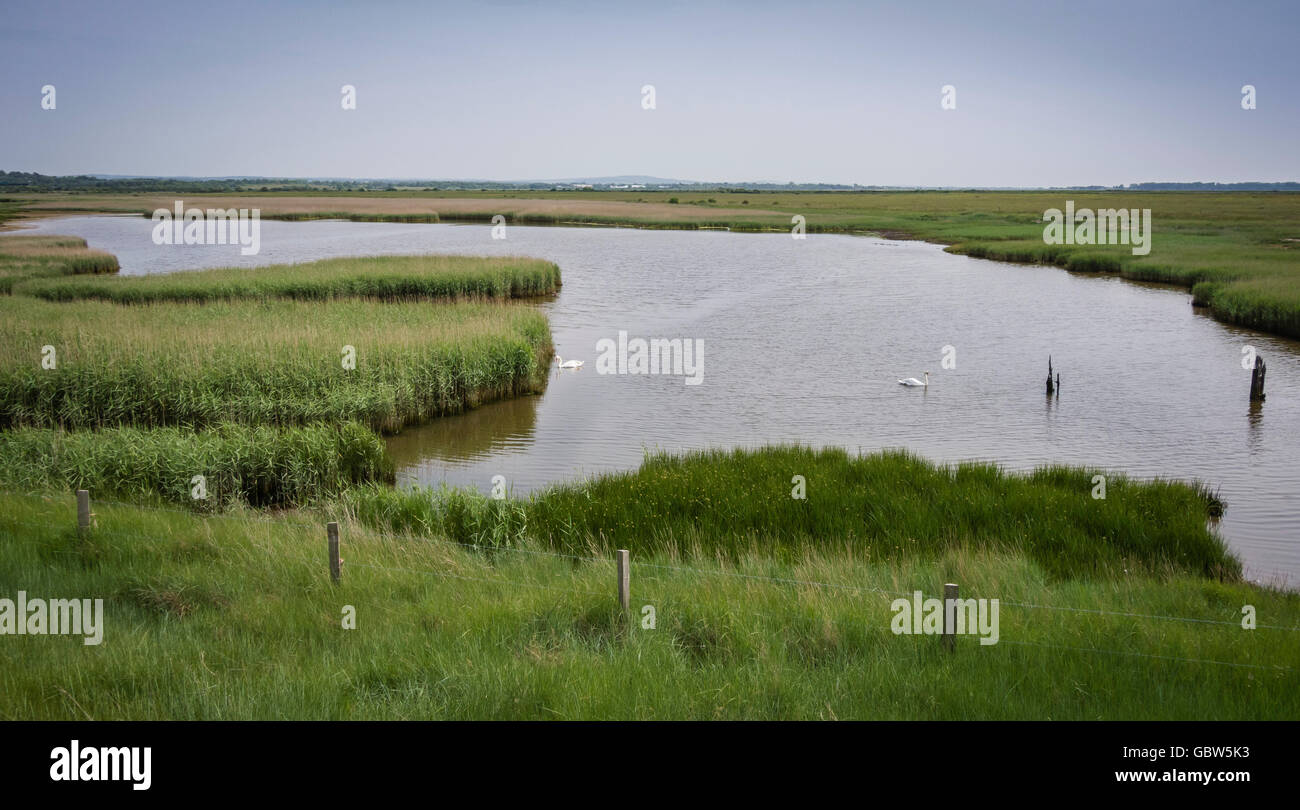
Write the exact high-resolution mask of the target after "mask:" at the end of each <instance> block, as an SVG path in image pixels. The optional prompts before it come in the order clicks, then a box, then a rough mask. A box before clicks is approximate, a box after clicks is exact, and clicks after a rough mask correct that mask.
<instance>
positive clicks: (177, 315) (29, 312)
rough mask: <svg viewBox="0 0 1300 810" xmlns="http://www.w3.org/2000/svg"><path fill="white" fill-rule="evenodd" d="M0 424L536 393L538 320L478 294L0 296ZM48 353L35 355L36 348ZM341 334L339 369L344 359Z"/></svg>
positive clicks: (73, 425) (460, 406) (157, 421)
mask: <svg viewBox="0 0 1300 810" xmlns="http://www.w3.org/2000/svg"><path fill="white" fill-rule="evenodd" d="M0 334H3V335H4V336H5V338H6V341H7V344H8V347H9V349H10V350H9V351H7V352H6V353H5V355H4V357H3V358H0V426H3V427H6V428H13V427H42V428H54V427H58V428H65V429H81V428H99V427H116V426H126V425H131V426H138V427H159V426H174V425H185V426H190V427H205V426H210V425H215V424H219V423H222V422H238V423H242V424H248V425H278V426H284V425H296V424H305V423H308V422H316V421H329V422H339V421H349V420H355V421H358V422H361V423H363V424H365V425H367V426H369V427H371V428H373V429H375V430H378V431H395V430H398V429H400V428H401V427H403V426H404V425H408V424H412V423H418V422H421V421H424V420H427V419H430V418H433V417H436V416H441V415H444V414H448V413H455V412H459V411H461V410H464V409H465V408H469V407H473V406H475V405H478V404H480V403H482V402H487V401H491V400H494V399H499V398H503V397H508V396H515V395H519V394H525V393H529V392H533V391H537V390H540V389H541V388H542V387H543V386H544V385H545V381H546V372H547V370H548V369H549V360H550V357H551V352H552V348H551V338H550V329H549V326H548V324H547V321H546V317H545V316H544V315H543V314H542V313H540V312H539V311H537V310H535V309H533V308H531V307H521V306H513V305H506V304H494V303H456V304H445V305H438V306H430V305H428V304H426V303H413V302H394V303H377V302H372V301H362V300H355V299H342V300H336V301H330V302H304V301H283V300H269V301H261V300H259V301H237V302H233V303H212V304H203V305H200V304H173V303H168V304H163V305H151V306H141V307H121V306H117V305H115V304H110V303H104V302H98V301H82V302H78V303H76V304H55V303H49V302H45V301H40V300H35V299H31V298H20V297H9V298H6V299H0ZM45 346H52V347H54V349H55V352H56V358H57V366H56V368H52V369H49V368H44V367H43V365H42V359H43V357H45V356H46V355H45V353H44V352H43V348H44V347H45ZM349 347H351V349H352V350H355V368H345V367H344V363H345V361H347V360H348V352H349Z"/></svg>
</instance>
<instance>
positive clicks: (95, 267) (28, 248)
mask: <svg viewBox="0 0 1300 810" xmlns="http://www.w3.org/2000/svg"><path fill="white" fill-rule="evenodd" d="M117 269H118V264H117V257H116V256H114V255H112V254H111V253H104V252H103V251H100V250H91V249H90V248H89V247H87V246H86V240H84V239H81V238H80V237H76V236H9V235H5V236H0V294H6V295H7V294H10V293H11V292H12V291H13V288H14V287H15V286H16V285H19V284H21V283H23V282H24V281H26V280H28V279H49V278H58V277H65V276H73V275H81V274H88V273H116V272H117Z"/></svg>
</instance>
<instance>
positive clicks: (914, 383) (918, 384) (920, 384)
mask: <svg viewBox="0 0 1300 810" xmlns="http://www.w3.org/2000/svg"><path fill="white" fill-rule="evenodd" d="M898 384H899V385H906V386H913V387H920V388H929V387H930V372H928V371H927V372H925V382H921V381H920V380H918V379H917V378H915V377H908V378H907V379H906V380H899V381H898Z"/></svg>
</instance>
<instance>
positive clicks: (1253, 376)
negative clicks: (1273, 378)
mask: <svg viewBox="0 0 1300 810" xmlns="http://www.w3.org/2000/svg"><path fill="white" fill-rule="evenodd" d="M1267 370H1268V367H1267V366H1265V365H1264V358H1262V357H1260V356H1259V355H1255V367H1254V368H1253V369H1251V370H1250V401H1251V402H1263V401H1264V372H1266V371H1267Z"/></svg>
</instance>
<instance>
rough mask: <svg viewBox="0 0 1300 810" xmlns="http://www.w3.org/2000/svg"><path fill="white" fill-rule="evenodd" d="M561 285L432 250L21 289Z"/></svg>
mask: <svg viewBox="0 0 1300 810" xmlns="http://www.w3.org/2000/svg"><path fill="white" fill-rule="evenodd" d="M559 287H560V268H559V267H557V266H556V265H555V264H553V263H551V262H546V261H541V260H539V259H526V258H518V257H507V258H495V257H476V256H438V255H427V256H367V257H356V258H352V257H349V258H339V259H326V260H323V261H317V262H309V263H303V264H281V265H272V266H269V267H258V268H238V267H235V268H222V269H214V270H198V271H194V272H185V273H168V274H159V275H149V276H126V277H123V276H112V277H96V278H80V277H73V278H46V279H38V280H32V281H26V282H23V283H20V284H18V285H17V286H16V288H15V292H17V293H19V294H22V295H30V296H34V297H37V298H42V299H45V300H47V301H74V300H99V301H112V302H113V303H117V304H147V303H161V302H169V301H171V302H184V303H192V302H198V303H204V302H211V301H234V300H242V299H268V298H284V299H291V300H299V301H322V300H332V299H340V298H370V299H375V300H383V301H404V300H415V299H425V300H435V301H436V300H465V299H491V300H506V299H510V298H527V297H532V296H540V295H548V294H551V293H554V292H556V291H557V290H558V289H559Z"/></svg>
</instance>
